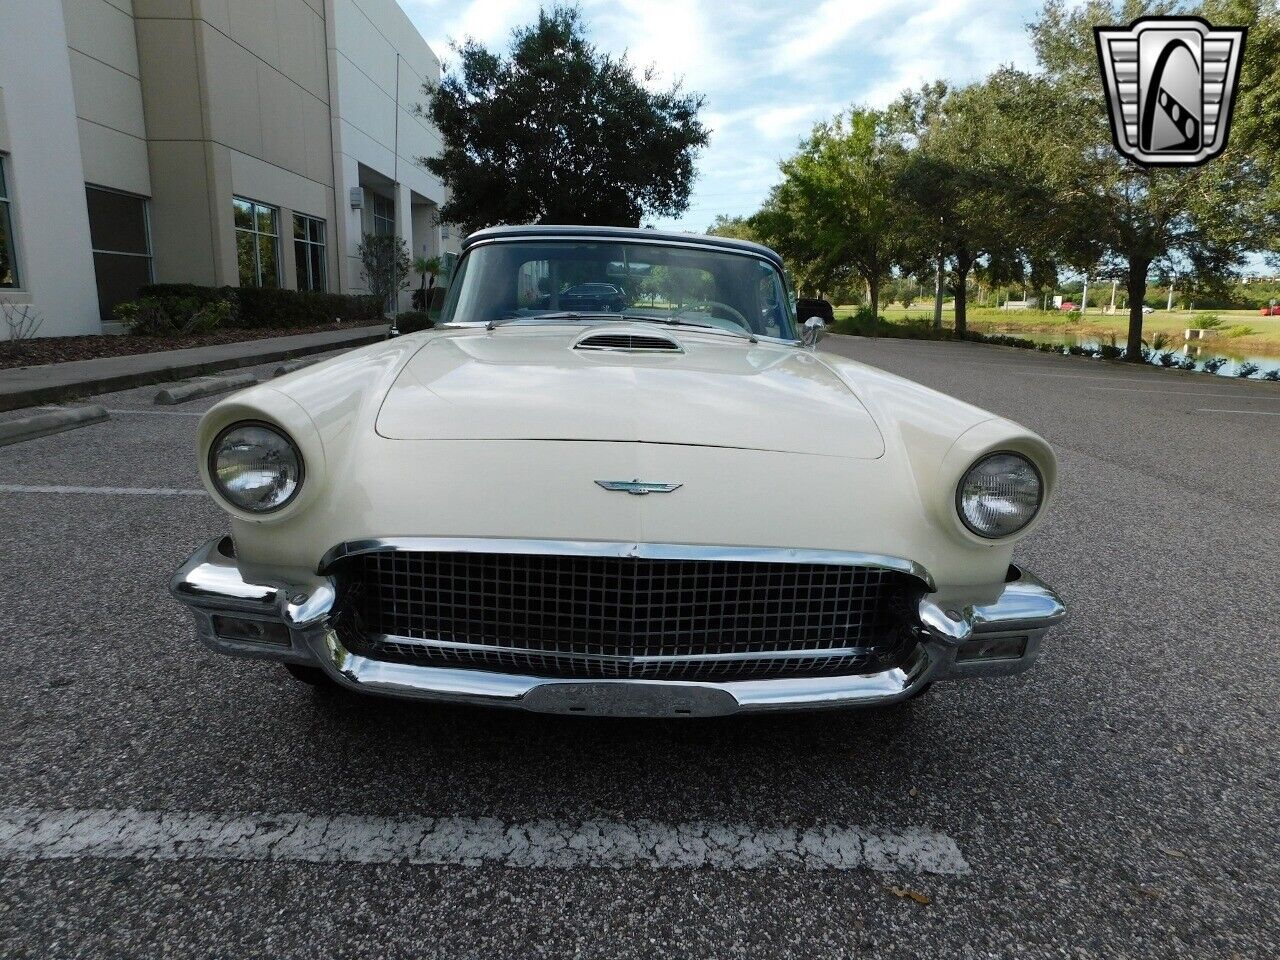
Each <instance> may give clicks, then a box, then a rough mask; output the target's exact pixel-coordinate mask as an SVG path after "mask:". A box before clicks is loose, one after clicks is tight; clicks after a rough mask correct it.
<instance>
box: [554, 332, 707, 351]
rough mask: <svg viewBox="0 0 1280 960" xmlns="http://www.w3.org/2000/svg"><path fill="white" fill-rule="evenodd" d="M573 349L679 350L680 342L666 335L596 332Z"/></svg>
mask: <svg viewBox="0 0 1280 960" xmlns="http://www.w3.org/2000/svg"><path fill="white" fill-rule="evenodd" d="M573 348H574V349H575V350H622V351H629V352H632V353H637V352H639V353H650V352H653V351H658V352H665V353H679V352H681V347H680V344H678V343H676V342H675V341H674V340H671V339H669V338H667V337H653V336H645V335H644V334H639V333H597V334H592V335H591V336H589V337H583V338H582V339H581V340H579V341H578V342H577V343H576V344H574V347H573Z"/></svg>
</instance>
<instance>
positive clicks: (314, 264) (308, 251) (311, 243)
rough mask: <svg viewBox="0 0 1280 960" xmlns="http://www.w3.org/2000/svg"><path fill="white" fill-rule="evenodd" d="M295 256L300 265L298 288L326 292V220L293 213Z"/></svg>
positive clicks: (295, 260)
mask: <svg viewBox="0 0 1280 960" xmlns="http://www.w3.org/2000/svg"><path fill="white" fill-rule="evenodd" d="M293 257H294V262H295V263H296V264H297V265H298V289H299V290H314V291H316V292H317V293H324V292H325V290H326V289H328V284H327V283H326V282H325V259H324V221H323V220H317V219H316V218H315V217H304V216H303V215H302V214H300V213H295V214H294V215H293Z"/></svg>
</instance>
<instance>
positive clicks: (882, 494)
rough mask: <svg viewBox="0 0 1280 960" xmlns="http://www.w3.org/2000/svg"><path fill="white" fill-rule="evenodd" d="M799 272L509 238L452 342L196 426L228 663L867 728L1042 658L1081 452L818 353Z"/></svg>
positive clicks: (188, 577) (671, 247) (360, 360)
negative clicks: (1059, 488)
mask: <svg viewBox="0 0 1280 960" xmlns="http://www.w3.org/2000/svg"><path fill="white" fill-rule="evenodd" d="M820 327H821V322H820V321H818V320H816V319H808V320H807V322H805V323H803V324H799V325H798V324H797V322H796V318H795V316H794V312H793V307H792V305H791V299H790V297H789V295H788V292H787V288H786V284H785V281H784V279H783V273H782V262H781V260H780V259H779V257H778V256H777V254H775V253H774V252H773V251H771V250H768V249H766V248H764V247H761V246H757V245H755V244H751V243H746V242H742V241H736V240H728V239H722V238H718V237H702V236H691V235H684V234H665V233H659V232H655V231H652V230H626V229H611V228H595V227H551V226H542V227H514V228H496V229H490V230H482V231H480V232H478V233H475V234H473V235H472V236H471V237H470V238H469V239H468V240H467V242H466V244H465V249H464V252H463V255H462V259H461V261H460V263H459V265H458V268H457V271H456V274H455V276H454V278H453V282H452V284H451V285H450V287H449V294H448V298H447V300H446V303H445V306H444V308H443V314H442V323H441V325H440V326H438V327H437V328H435V329H433V330H429V331H424V332H421V333H416V334H412V335H407V336H403V337H398V338H393V339H390V340H388V341H387V342H385V343H380V344H377V345H374V346H371V347H366V348H363V349H360V350H354V351H352V352H350V353H346V354H343V355H342V356H340V357H337V358H335V359H332V360H329V361H327V362H325V363H321V364H318V365H316V366H312V367H310V368H308V369H306V370H302V371H299V372H296V373H293V374H290V375H288V376H284V377H280V378H279V379H276V380H272V381H270V382H269V383H264V384H262V385H259V386H255V387H252V388H250V389H248V390H245V391H243V392H241V393H238V394H235V395H232V396H230V397H228V398H227V399H225V400H223V401H222V402H221V403H219V404H217V405H216V406H215V407H213V408H212V409H211V410H210V411H209V412H208V413H207V414H206V415H205V417H204V419H203V420H202V421H201V423H200V429H199V456H200V469H201V473H202V476H203V478H204V483H205V485H206V486H207V487H208V489H209V492H210V494H211V495H212V496H213V497H214V499H215V500H216V501H217V502H218V504H219V505H220V506H221V507H222V508H223V509H224V510H225V511H226V512H227V513H228V514H229V515H230V524H231V534H230V536H227V537H223V538H222V539H220V540H217V541H215V542H213V543H210V544H208V545H207V546H204V547H202V548H201V549H200V550H199V551H197V552H196V554H195V555H194V556H192V557H191V559H190V560H189V561H188V562H187V563H186V564H184V565H183V566H182V568H181V569H180V570H179V571H178V572H177V573H176V574H175V576H174V579H173V583H172V590H173V594H174V596H175V597H177V599H178V600H180V601H181V602H182V603H184V604H186V605H187V607H189V608H190V610H191V613H192V614H193V615H194V617H195V622H196V633H197V635H198V636H199V638H200V639H201V640H202V641H204V643H206V644H207V645H208V646H210V647H212V648H213V649H214V650H216V651H219V652H221V653H227V654H232V655H235V656H243V657H258V658H264V659H271V660H278V661H283V663H284V664H285V666H286V667H287V668H288V670H289V671H290V673H292V674H293V675H294V676H295V677H297V678H298V679H300V680H305V681H308V682H311V683H317V684H337V685H340V686H342V687H347V688H350V689H352V690H358V691H365V692H368V693H379V694H387V695H391V696H399V697H417V698H423V699H428V700H448V701H462V702H466V703H475V704H492V705H495V706H513V707H521V708H524V709H526V710H534V711H540V712H548V713H581V714H590V715H612V716H654V717H670V716H707V715H719V714H731V713H738V712H755V711H770V710H793V709H802V708H820V707H828V708H831V707H861V706H872V705H878V704H887V703H891V702H894V701H899V700H904V699H907V698H910V697H913V696H915V695H917V694H919V693H921V692H923V691H924V690H925V689H927V688H928V687H929V685H930V684H932V683H933V682H934V681H935V680H944V679H948V680H949V679H961V678H968V677H986V676H999V675H1006V674H1012V673H1016V672H1018V671H1020V670H1024V669H1026V668H1027V667H1028V666H1030V665H1031V663H1032V661H1033V660H1034V659H1035V658H1036V655H1037V653H1038V652H1039V648H1040V643H1041V639H1042V637H1043V635H1044V633H1045V631H1046V630H1047V629H1048V628H1049V627H1051V626H1053V625H1054V624H1055V623H1057V622H1059V621H1060V620H1062V619H1063V617H1064V616H1065V610H1064V608H1063V605H1062V603H1061V602H1060V600H1059V599H1058V597H1057V596H1056V595H1055V594H1054V593H1053V591H1051V590H1050V589H1049V588H1047V587H1046V586H1045V585H1044V584H1042V583H1041V582H1040V581H1038V580H1037V579H1036V578H1035V577H1033V576H1032V575H1031V574H1030V573H1028V572H1027V571H1025V570H1022V569H1020V568H1019V567H1017V566H1014V565H1013V564H1012V563H1011V555H1012V553H1013V549H1014V547H1015V545H1016V544H1017V543H1018V541H1019V540H1021V539H1022V538H1023V537H1025V536H1026V535H1027V534H1028V533H1029V532H1030V531H1032V530H1033V529H1035V526H1036V524H1037V522H1038V521H1039V520H1040V518H1041V517H1042V516H1043V514H1044V505H1045V503H1046V501H1047V500H1048V498H1049V496H1050V495H1051V494H1052V492H1053V486H1054V480H1055V473H1056V467H1055V460H1054V456H1053V453H1052V452H1051V451H1050V449H1049V447H1048V445H1047V444H1046V443H1045V442H1044V441H1043V440H1042V439H1040V438H1039V437H1038V436H1036V435H1035V434H1033V433H1030V432H1028V431H1027V430H1025V429H1023V428H1022V427H1020V426H1018V425H1017V424H1016V423H1011V422H1010V421H1008V420H1005V419H1002V418H1000V417H996V416H992V415H991V414H990V413H986V412H984V411H982V410H979V409H976V408H974V407H971V406H969V405H968V404H964V403H960V402H959V401H957V400H953V399H952V398H950V397H947V396H944V395H942V394H939V393H935V392H934V391H932V390H929V389H926V388H925V387H922V386H920V385H918V384H916V383H912V382H910V381H908V380H903V379H901V378H899V377H895V376H891V375H889V374H887V373H884V372H882V371H880V370H877V369H875V368H873V367H868V366H864V365H862V364H860V363H856V362H853V361H851V360H847V359H845V358H843V357H839V356H835V355H833V354H830V353H824V352H821V351H818V350H817V349H816V341H817V338H818V334H819V333H820Z"/></svg>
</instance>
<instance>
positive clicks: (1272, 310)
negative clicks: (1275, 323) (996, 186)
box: [1261, 304, 1280, 317]
mask: <svg viewBox="0 0 1280 960" xmlns="http://www.w3.org/2000/svg"><path fill="white" fill-rule="evenodd" d="M1261 312H1262V315H1263V316H1264V317H1280V304H1276V305H1275V306H1274V307H1263V308H1262V311H1261Z"/></svg>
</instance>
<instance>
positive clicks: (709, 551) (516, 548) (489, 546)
mask: <svg viewBox="0 0 1280 960" xmlns="http://www.w3.org/2000/svg"><path fill="white" fill-rule="evenodd" d="M397 552H421V553H523V554H545V555H550V556H558V555H563V556H574V557H636V558H640V559H645V560H740V561H744V562H747V563H820V564H831V565H836V566H844V567H880V568H882V569H885V570H894V571H897V572H898V573H905V574H907V575H908V576H912V577H915V578H916V579H917V580H919V581H920V582H921V583H923V584H924V585H925V586H926V587H928V589H929V590H930V591H934V590H937V589H938V588H937V585H936V584H935V583H934V581H933V577H932V576H931V575H930V574H929V571H927V570H926V569H925V568H924V567H923V566H921V565H920V564H918V563H916V562H915V561H914V560H906V559H903V558H902V557H891V556H888V555H886V554H880V553H859V552H856V551H844V550H806V549H798V548H789V547H730V546H715V545H710V544H690V543H630V542H622V541H607V540H524V539H519V540H512V539H505V538H498V537H375V538H370V539H367V540H348V541H346V542H345V543H339V544H338V545H336V546H334V547H332V548H331V549H330V550H329V551H328V552H327V553H325V555H324V556H323V557H322V558H321V560H320V565H319V567H318V568H317V569H318V572H319V573H320V574H326V573H328V572H329V571H330V570H331V568H332V567H333V565H334V564H335V563H337V562H338V561H339V560H345V559H346V558H348V557H354V556H357V555H359V554H363V553H397Z"/></svg>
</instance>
